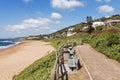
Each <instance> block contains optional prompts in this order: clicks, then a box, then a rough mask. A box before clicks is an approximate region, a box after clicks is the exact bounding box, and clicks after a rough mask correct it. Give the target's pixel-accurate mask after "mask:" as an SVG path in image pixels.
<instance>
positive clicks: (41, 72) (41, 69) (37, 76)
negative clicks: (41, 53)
mask: <svg viewBox="0 0 120 80" xmlns="http://www.w3.org/2000/svg"><path fill="white" fill-rule="evenodd" d="M55 53H56V52H52V53H50V54H48V55H47V56H45V57H43V58H41V59H39V60H37V61H35V62H34V63H33V64H31V65H30V66H29V67H27V68H26V69H24V70H23V71H22V72H21V73H20V74H19V75H15V76H14V77H13V80H50V76H51V70H52V69H53V66H54V62H55Z"/></svg>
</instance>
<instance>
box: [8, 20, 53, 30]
mask: <svg viewBox="0 0 120 80" xmlns="http://www.w3.org/2000/svg"><path fill="white" fill-rule="evenodd" d="M49 23H51V20H50V19H48V18H37V19H33V18H30V19H26V20H23V21H22V23H21V24H15V25H8V28H7V30H8V31H19V30H26V29H30V28H40V29H49V27H47V26H48V24H49Z"/></svg>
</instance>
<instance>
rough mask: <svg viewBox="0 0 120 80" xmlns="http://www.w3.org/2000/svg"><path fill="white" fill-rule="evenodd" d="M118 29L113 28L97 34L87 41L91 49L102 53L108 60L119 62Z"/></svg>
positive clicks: (119, 33)
mask: <svg viewBox="0 0 120 80" xmlns="http://www.w3.org/2000/svg"><path fill="white" fill-rule="evenodd" d="M119 31H120V28H119V27H114V28H112V29H107V30H106V31H102V32H99V33H97V35H95V36H94V37H93V38H91V39H89V43H90V44H91V45H92V47H93V48H95V49H96V50H98V51H99V52H101V53H103V54H104V55H106V56H107V57H109V58H112V59H115V60H117V61H118V62H120V32H119Z"/></svg>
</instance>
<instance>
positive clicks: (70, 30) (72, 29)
mask: <svg viewBox="0 0 120 80" xmlns="http://www.w3.org/2000/svg"><path fill="white" fill-rule="evenodd" d="M74 34H76V32H74V28H69V29H68V31H67V37H69V36H72V35H74Z"/></svg>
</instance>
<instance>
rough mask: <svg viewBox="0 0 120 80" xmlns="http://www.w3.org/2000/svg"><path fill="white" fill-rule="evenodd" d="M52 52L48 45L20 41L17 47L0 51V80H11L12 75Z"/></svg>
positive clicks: (45, 43)
mask: <svg viewBox="0 0 120 80" xmlns="http://www.w3.org/2000/svg"><path fill="white" fill-rule="evenodd" d="M53 50H54V48H53V47H52V46H51V45H50V43H48V42H43V41H21V43H20V44H18V45H15V46H12V47H9V48H7V49H4V50H0V63H1V64H0V72H1V73H0V80H12V77H13V76H14V75H17V74H19V73H20V72H21V71H22V70H24V69H25V68H26V67H28V66H29V65H31V64H32V63H33V62H35V61H36V60H38V59H40V58H42V57H44V56H46V55H47V54H48V53H49V52H52V51H53Z"/></svg>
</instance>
